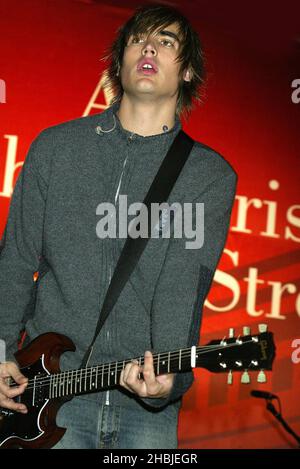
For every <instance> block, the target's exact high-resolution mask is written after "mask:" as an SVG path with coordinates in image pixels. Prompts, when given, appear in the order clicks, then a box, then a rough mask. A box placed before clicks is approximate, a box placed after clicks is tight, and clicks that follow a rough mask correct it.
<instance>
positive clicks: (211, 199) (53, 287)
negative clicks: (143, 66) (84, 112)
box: [0, 104, 237, 408]
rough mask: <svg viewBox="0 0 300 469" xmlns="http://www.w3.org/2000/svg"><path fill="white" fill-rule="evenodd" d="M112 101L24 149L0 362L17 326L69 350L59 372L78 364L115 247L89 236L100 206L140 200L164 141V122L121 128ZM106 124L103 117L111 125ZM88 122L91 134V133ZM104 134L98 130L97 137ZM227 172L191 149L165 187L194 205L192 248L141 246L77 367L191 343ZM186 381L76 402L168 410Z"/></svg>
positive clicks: (214, 258) (230, 188) (175, 241)
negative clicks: (85, 361)
mask: <svg viewBox="0 0 300 469" xmlns="http://www.w3.org/2000/svg"><path fill="white" fill-rule="evenodd" d="M117 109H118V104H114V105H113V106H111V107H110V108H108V109H107V110H106V111H104V112H102V113H101V114H96V115H92V116H88V117H83V118H79V119H75V120H72V121H69V122H65V123H63V124H60V125H56V126H54V127H50V128H47V129H45V130H44V131H42V132H41V133H40V134H39V135H38V137H37V138H36V139H35V140H34V142H33V143H32V145H31V147H30V150H29V152H28V155H27V157H26V160H25V163H24V166H23V168H22V171H21V173H20V176H19V178H18V180H17V183H16V186H15V190H14V193H13V196H12V200H11V205H10V211H9V216H8V221H7V225H6V228H5V232H4V236H3V239H2V252H1V257H0V307H1V311H0V338H2V339H4V340H5V341H6V343H7V346H8V349H7V352H8V355H7V359H11V358H12V357H13V353H14V352H15V351H16V349H17V338H18V336H19V331H20V330H21V329H22V326H23V325H24V323H25V327H26V331H27V333H28V337H29V339H33V338H34V337H36V336H38V335H39V334H42V333H44V332H49V331H54V332H59V333H63V334H65V335H68V336H69V337H70V338H71V339H72V340H73V341H74V343H75V345H76V347H77V349H76V352H75V353H72V352H67V353H65V354H64V355H63V357H62V359H61V368H62V369H63V370H66V369H74V368H77V367H79V365H80V363H81V360H82V357H83V355H84V353H85V351H86V349H87V347H88V345H89V344H90V342H91V339H92V337H93V334H94V331H95V327H96V323H97V320H98V316H99V311H100V309H101V305H102V303H103V300H104V297H105V293H106V291H107V288H108V285H109V281H110V278H111V276H112V273H113V270H114V268H115V265H116V262H117V259H118V256H119V255H120V252H121V249H122V247H123V245H124V243H125V239H124V238H121V239H118V238H117V239H110V238H106V239H100V238H99V237H98V236H97V233H96V225H97V222H98V221H99V216H98V215H97V214H96V208H97V206H98V204H99V203H101V202H111V203H113V204H114V203H115V202H116V200H117V199H118V196H120V194H122V195H124V194H126V195H127V196H128V205H129V204H131V203H133V202H142V201H143V200H144V196H145V195H146V193H147V191H148V188H149V186H150V184H151V182H152V180H153V178H154V176H155V174H156V172H157V170H158V168H159V166H160V164H161V162H162V160H163V158H164V156H165V154H166V152H167V150H168V149H169V147H170V145H171V143H172V141H173V139H174V137H175V136H176V135H177V133H178V132H179V130H180V128H181V123H180V121H179V119H176V123H175V126H174V127H173V128H172V129H171V130H169V131H167V132H165V133H162V134H159V135H153V136H148V137H143V136H140V135H137V134H134V133H131V132H129V131H127V130H125V129H124V128H122V125H121V123H120V121H119V119H118V117H117V116H116V110H117ZM114 116H115V119H114ZM99 126H100V127H99ZM105 130H110V131H109V132H104V131H105ZM236 182H237V175H236V173H235V171H234V170H233V168H232V167H231V165H230V164H229V163H228V162H227V161H226V160H225V159H224V158H223V157H222V156H221V155H220V154H219V153H217V152H216V151H214V150H213V149H211V148H209V147H208V146H206V145H203V144H201V143H199V142H196V143H195V144H194V147H193V150H192V153H191V155H190V156H189V158H188V161H187V163H186V164H185V166H184V168H183V170H182V173H181V174H180V176H179V179H178V181H177V183H176V184H175V186H174V188H173V190H172V192H171V194H170V197H169V199H168V202H169V204H171V203H172V202H180V203H181V204H183V203H184V202H203V203H204V245H203V246H202V247H201V248H200V249H186V248H185V243H186V241H187V239H186V238H182V239H179V238H174V237H172V236H171V237H170V238H169V239H168V238H156V239H150V240H149V241H148V244H147V246H146V248H145V251H144V252H143V254H142V257H141V259H140V260H139V262H138V265H137V267H136V268H135V270H134V272H133V274H132V275H131V278H130V280H129V282H128V283H127V285H126V286H125V288H124V290H123V291H122V293H121V295H120V297H119V300H118V302H117V304H116V305H115V307H114V309H113V311H112V312H111V313H110V315H109V317H108V319H107V321H106V323H105V325H104V327H103V328H102V330H101V332H100V334H99V336H98V338H97V340H96V343H95V347H94V351H93V354H92V357H91V360H90V362H89V364H100V363H107V362H111V361H116V360H124V359H128V358H131V357H136V356H142V355H143V354H144V351H145V350H147V349H150V350H151V347H152V345H153V349H154V351H155V352H160V351H168V350H170V351H171V350H176V349H177V348H185V347H190V346H192V345H196V344H197V343H198V339H199V327H200V320H201V315H202V307H203V302H204V300H205V298H206V296H207V294H208V291H209V288H210V285H211V282H212V279H213V275H214V272H215V269H216V267H217V264H218V261H219V258H220V256H221V254H222V251H223V248H224V244H225V241H226V236H227V232H228V227H229V221H230V214H231V209H232V205H233V201H234V195H235V189H236ZM41 254H43V255H44V256H45V257H46V259H47V262H48V264H49V267H50V269H49V270H48V272H47V273H46V274H45V275H44V276H42V277H41V278H40V280H39V284H38V290H37V298H36V304H35V310H34V314H33V315H32V316H31V317H29V318H28V308H29V305H30V304H31V299H32V291H33V273H34V272H35V271H37V270H38V268H39V256H40V255H41ZM192 382H193V374H192V372H187V373H178V374H177V375H176V378H175V382H174V386H173V389H172V392H171V394H170V396H169V397H168V398H165V399H140V398H139V397H138V396H135V395H133V394H130V393H127V392H126V390H123V388H117V389H114V390H111V391H109V392H100V393H94V394H90V395H89V396H87V398H91V399H98V400H99V401H100V402H106V403H115V404H119V405H123V406H138V405H140V404H141V401H143V402H144V403H146V404H148V405H150V406H151V407H163V406H164V405H166V404H169V403H174V404H173V405H175V406H176V407H177V408H179V406H180V402H181V399H180V398H181V397H182V395H183V393H184V392H185V391H186V390H187V389H188V388H189V387H190V386H191V384H192Z"/></svg>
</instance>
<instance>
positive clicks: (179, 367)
mask: <svg viewBox="0 0 300 469" xmlns="http://www.w3.org/2000/svg"><path fill="white" fill-rule="evenodd" d="M181 352H182V350H181V349H180V350H179V366H178V369H179V371H181Z"/></svg>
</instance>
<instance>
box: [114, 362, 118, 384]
mask: <svg viewBox="0 0 300 469" xmlns="http://www.w3.org/2000/svg"><path fill="white" fill-rule="evenodd" d="M115 384H118V362H116V368H115Z"/></svg>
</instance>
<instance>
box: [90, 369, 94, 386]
mask: <svg viewBox="0 0 300 469" xmlns="http://www.w3.org/2000/svg"><path fill="white" fill-rule="evenodd" d="M90 373H91V374H90V389H93V368H91V371H90Z"/></svg>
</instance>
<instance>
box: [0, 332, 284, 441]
mask: <svg viewBox="0 0 300 469" xmlns="http://www.w3.org/2000/svg"><path fill="white" fill-rule="evenodd" d="M243 333H244V335H243V336H238V337H233V329H230V333H229V337H228V338H225V337H224V338H223V339H222V340H213V341H211V342H209V343H208V344H207V345H204V346H198V347H196V346H193V347H191V348H186V349H179V350H175V351H173V352H162V353H158V354H153V358H154V370H155V373H156V375H159V374H165V373H180V372H184V371H190V370H191V369H193V368H195V367H201V368H206V369H207V370H209V371H211V372H214V373H221V372H228V383H229V384H230V383H231V382H232V372H233V371H243V374H242V379H241V380H242V383H245V384H246V383H249V382H250V376H249V373H248V371H253V370H257V371H258V377H257V380H258V381H259V382H265V381H266V376H265V373H264V371H263V370H271V369H272V363H273V360H274V357H275V345H274V341H273V334H272V333H271V332H267V326H266V325H265V324H260V325H259V333H258V334H254V335H251V334H250V330H249V328H244V331H243ZM74 350H75V346H74V344H73V342H72V341H71V340H70V339H69V338H68V337H66V336H64V335H61V334H56V333H53V332H49V333H47V334H42V335H40V336H39V337H37V338H36V339H35V340H33V341H32V342H31V343H30V344H29V345H28V346H27V347H25V348H24V349H22V350H19V351H18V352H17V353H16V354H15V356H16V360H17V361H18V364H19V366H20V369H21V372H22V373H23V375H24V376H26V377H27V378H28V380H29V381H28V385H27V388H26V390H25V392H24V393H23V394H21V395H20V396H17V397H16V398H15V401H16V402H19V403H24V404H25V405H26V406H27V409H28V413H27V414H21V413H19V412H15V411H11V410H9V409H3V408H2V409H0V447H1V448H51V447H52V446H54V445H55V444H56V443H57V442H58V441H59V440H60V439H61V438H62V436H63V435H64V433H65V431H66V429H65V428H61V427H58V426H57V425H56V414H57V412H58V409H59V408H60V406H61V405H62V404H64V402H66V401H67V400H69V399H71V398H72V397H73V396H77V395H80V394H87V393H92V392H96V391H102V390H105V389H109V388H113V387H116V386H118V385H119V384H118V383H119V378H120V374H121V371H122V370H123V369H124V368H125V366H126V364H127V363H129V362H131V360H132V359H130V360H124V361H119V362H113V363H104V364H101V365H98V366H91V367H85V368H81V369H78V370H69V371H64V372H61V371H60V368H59V359H60V356H61V354H62V353H64V352H66V351H74ZM137 360H138V362H139V364H140V365H141V366H142V365H143V364H144V357H139V358H137ZM141 375H142V374H141ZM9 385H10V387H12V388H13V387H15V386H16V383H15V382H14V381H13V380H12V379H10V381H9Z"/></svg>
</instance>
